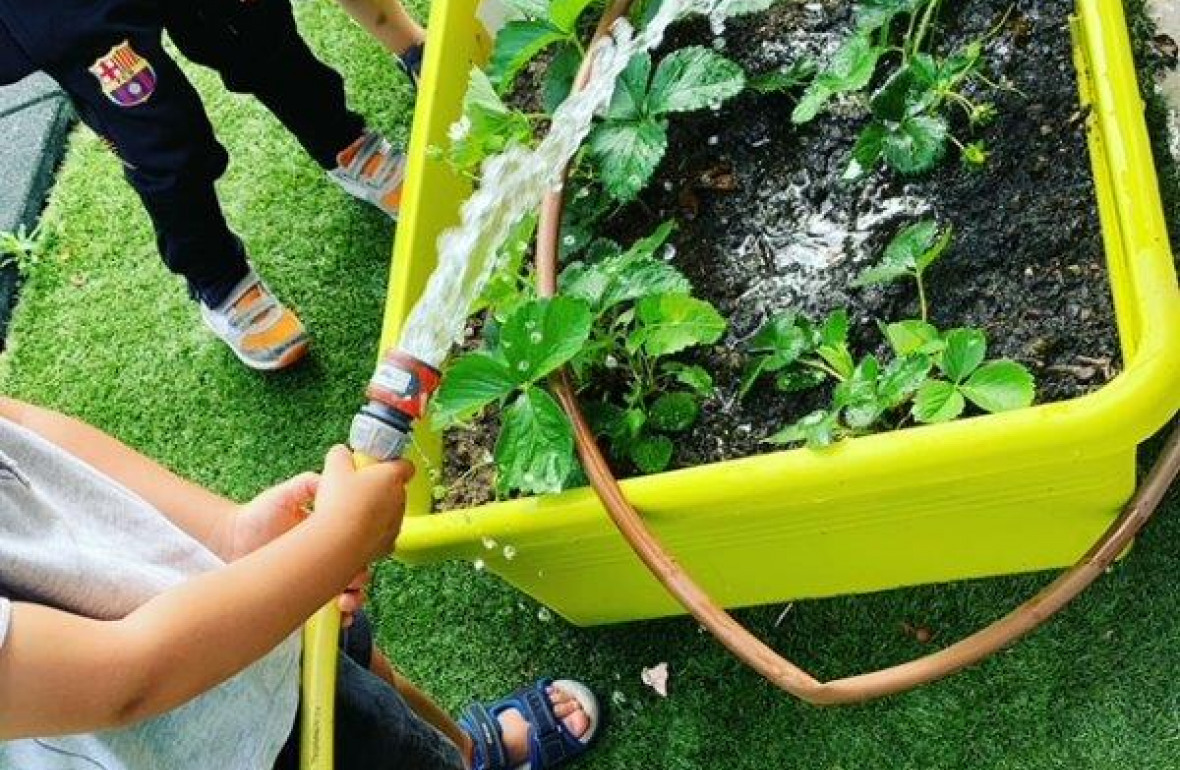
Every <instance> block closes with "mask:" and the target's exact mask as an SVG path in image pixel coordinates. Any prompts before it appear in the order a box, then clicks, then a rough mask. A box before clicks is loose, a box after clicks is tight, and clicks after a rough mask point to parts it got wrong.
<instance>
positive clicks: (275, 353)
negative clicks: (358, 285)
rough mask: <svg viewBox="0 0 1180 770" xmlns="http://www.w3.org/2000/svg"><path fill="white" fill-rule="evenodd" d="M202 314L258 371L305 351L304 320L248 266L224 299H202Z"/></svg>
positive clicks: (293, 359)
mask: <svg viewBox="0 0 1180 770" xmlns="http://www.w3.org/2000/svg"><path fill="white" fill-rule="evenodd" d="M201 317H202V318H204V319H205V324H206V325H207V326H208V327H209V328H210V329H212V330H213V333H214V334H216V335H217V336H218V337H220V338H221V339H222V340H224V341H225V344H227V345H229V347H230V350H232V351H233V352H234V355H236V356H237V357H238V358H239V359H241V361H242V363H244V364H245V365H246V366H248V367H250V368H251V369H257V370H259V371H266V372H271V371H276V370H278V369H285V368H287V367H288V366H291V365H292V364H294V363H296V362H297V361H299V359H301V358H303V356H304V355H306V354H307V348H308V345H309V344H310V340H309V339H308V337H307V332H306V331H305V330H304V328H303V323H302V322H300V320H299V319H298V318H297V317H296V316H295V314H294V313H292V312H291V311H290V310H288V309H287V308H285V307H283V305H282V303H280V302H279V301H278V299H277V298H276V297H275V296H274V294H272V293H271V291H270V289H269V288H267V286H266V284H265V283H263V282H262V279H261V278H259V277H258V274H257V273H255V272H254V269H253V268H251V269H250V272H249V274H248V275H247V276H246V277H245V278H243V279H242V280H241V281H240V282H239V283H238V285H237V286H235V287H234V290H233V291H231V292H230V294H229V297H227V298H226V300H225V302H223V303H221V304H220V305H218V306H217V307H215V308H210V307H209V306H208V305H205V304H204V303H201Z"/></svg>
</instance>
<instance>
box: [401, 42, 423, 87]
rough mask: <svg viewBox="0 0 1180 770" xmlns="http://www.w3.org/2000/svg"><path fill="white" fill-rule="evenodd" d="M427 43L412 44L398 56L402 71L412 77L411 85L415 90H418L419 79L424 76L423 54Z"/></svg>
mask: <svg viewBox="0 0 1180 770" xmlns="http://www.w3.org/2000/svg"><path fill="white" fill-rule="evenodd" d="M425 51H426V44H425V43H419V44H418V45H415V46H410V47H409V48H407V49H406V50H405V51H404V52H403V53H401V54H399V55H398V57H397V63H398V65H399V66H400V67H401V68H402V72H404V73H406V77H408V78H409V79H410V85H412V86H413V87H414V90H415V91H417V90H418V81H419V79H421V77H422V56H423V55H424V54H425Z"/></svg>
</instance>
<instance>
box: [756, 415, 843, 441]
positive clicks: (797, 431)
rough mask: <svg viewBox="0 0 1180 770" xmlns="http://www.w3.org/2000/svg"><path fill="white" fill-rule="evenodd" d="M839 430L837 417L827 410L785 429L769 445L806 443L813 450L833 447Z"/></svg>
mask: <svg viewBox="0 0 1180 770" xmlns="http://www.w3.org/2000/svg"><path fill="white" fill-rule="evenodd" d="M838 429H839V420H838V418H837V415H836V414H835V413H833V412H829V411H827V410H823V409H821V410H819V411H817V412H812V413H811V414H809V415H807V416H806V417H804V418H803V419H802V420H799V422H797V423H795V424H794V425H790V426H788V427H786V428H783V429H782V430H780V431H779V432H778V433H775V434H774V435H773V436H771V437H770V438H768V439H766V443H768V444H795V443H798V442H800V441H803V442H806V444H807V446H809V447H811V448H812V449H822V448H824V447H827V446H831V445H832V443H833V442H834V441H835V440H836V432H837V430H838Z"/></svg>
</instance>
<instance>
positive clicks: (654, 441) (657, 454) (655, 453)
mask: <svg viewBox="0 0 1180 770" xmlns="http://www.w3.org/2000/svg"><path fill="white" fill-rule="evenodd" d="M673 450H674V447H673V445H672V440H671V439H669V438H668V437H667V436H641V437H640V438H639V440H638V441H636V442H634V443H633V444H631V450H630V451H631V462H633V463H635V467H636V468H638V469H639V470H640V472H642V473H659V472H661V471H663V470H665V469H667V467H668V465H669V464H670V463H671V462H672V452H673Z"/></svg>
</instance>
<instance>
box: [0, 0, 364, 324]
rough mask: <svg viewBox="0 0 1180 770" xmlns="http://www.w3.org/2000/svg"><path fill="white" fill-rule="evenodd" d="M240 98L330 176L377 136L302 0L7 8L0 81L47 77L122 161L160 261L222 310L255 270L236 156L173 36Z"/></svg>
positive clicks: (53, 3)
mask: <svg viewBox="0 0 1180 770" xmlns="http://www.w3.org/2000/svg"><path fill="white" fill-rule="evenodd" d="M165 30H166V31H167V32H168V35H169V37H170V38H171V39H172V41H173V42H174V43H175V44H176V46H177V48H179V49H180V51H181V52H182V53H183V54H184V55H185V56H186V57H188V58H189V59H191V60H193V61H195V62H197V63H199V64H203V65H205V66H208V67H211V68H213V69H214V70H216V71H217V72H218V73H219V74H220V75H221V78H222V80H223V82H224V83H225V86H226V87H227V88H228V89H230V90H231V91H235V92H238V93H248V94H253V95H254V96H255V97H257V98H258V99H259V101H261V102H262V103H263V104H264V105H266V107H267V108H268V109H269V110H270V111H271V112H273V113H274V114H275V115H276V116H277V117H278V118H279V120H280V121H282V123H283V124H284V125H285V126H286V127H287V129H288V130H290V131H291V132H292V133H293V134H294V135H295V137H296V138H297V139H298V140H299V142H300V143H301V144H302V145H303V147H304V148H305V149H306V150H307V152H308V153H309V154H310V155H311V156H312V157H313V158H315V160H316V161H317V162H318V163H320V165H322V166H323V167H324V168H333V167H335V166H336V156H337V154H338V153H339V152H340V151H341V150H343V149H345V148H346V147H347V146H348V145H350V144H351V143H352V142H353V141H355V140H356V139H357V138H358V137H359V136H360V135H361V133H362V132H363V130H364V123H363V121H362V119H361V118H360V117H359V116H358V115H356V114H355V113H353V112H351V111H349V109H348V107H347V105H346V103H345V96H344V84H343V82H342V80H341V78H340V76H339V75H337V74H336V73H335V72H334V71H333V70H332V69H330V68H329V67H327V66H326V65H325V64H323V63H322V62H320V61H319V60H318V59H316V57H315V56H314V55H313V54H312V52H311V51H310V50H309V49H308V47H307V45H306V43H305V42H304V41H303V39H302V38H301V37H300V36H299V32H298V30H297V29H296V27H295V20H294V17H293V16H292V12H291V6H290V0H0V83H8V82H12V81H15V80H17V79H19V78H21V77H23V76H25V75H27V74H29V73H31V72H33V71H36V70H43V71H45V72H46V73H48V74H49V75H50V76H51V77H52V78H54V79H55V80H56V81H57V82H58V83H60V84H61V86H62V88H63V89H64V90H65V91H66V92H67V93H68V94H69V95H70V97H71V99H72V100H73V102H74V105H75V107H76V109H77V112H78V115H79V116H80V117H81V119H82V120H83V121H84V122H85V123H86V124H87V125H89V126H90V127H91V128H92V129H93V130H94V131H95V132H96V133H98V134H99V135H100V136H102V137H103V138H104V139H105V140H106V141H107V143H108V144H109V145H110V147H111V149H112V150H114V152H115V153H116V154H117V155H118V156H119V158H120V159H121V160H122V162H123V164H124V168H125V172H126V176H127V179H128V181H129V182H130V183H131V186H132V187H134V188H135V190H136V192H138V193H139V196H140V198H141V199H142V200H143V203H144V206H145V207H146V208H147V211H148V214H149V215H150V216H151V219H152V223H153V225H154V226H155V230H156V236H157V241H158V244H159V248H160V254H161V255H162V256H163V258H164V262H165V263H166V264H167V265H168V267H169V268H170V269H171V270H172V271H174V272H176V273H178V274H180V275H182V276H184V278H185V279H186V280H187V281H188V283H189V286H190V288H191V290H192V291H193V293H194V295H196V296H198V297H200V298H201V299H203V300H204V301H205V302H206V303H207V304H211V305H216V304H219V303H220V302H221V301H222V300H223V299H224V298H225V296H226V295H227V294H228V293H229V291H230V290H231V289H232V288H233V287H234V285H235V284H236V283H237V282H238V281H239V280H241V278H242V277H243V276H244V275H245V273H246V269H247V268H246V259H245V254H244V252H243V248H242V245H241V242H240V241H239V240H238V238H237V237H236V236H235V235H234V234H233V233H232V232H231V231H230V228H229V226H228V225H227V223H226V221H225V217H224V215H223V213H222V210H221V206H220V204H219V203H218V200H217V197H216V193H215V192H214V187H213V184H214V182H215V181H216V180H217V179H218V178H219V177H220V176H221V175H222V174H223V173H224V172H225V168H226V164H227V162H228V156H227V155H226V152H225V149H224V148H223V147H222V146H221V145H220V144H219V143H218V141H217V139H216V137H215V136H214V134H213V127H212V126H211V125H210V123H209V119H208V117H207V116H206V114H205V110H204V107H203V106H202V104H201V101H200V98H199V97H198V95H197V92H196V91H195V90H194V89H193V87H192V85H191V84H190V83H189V81H188V79H187V78H185V76H184V74H183V73H182V72H181V70H180V68H179V67H178V66H177V65H176V62H175V61H173V60H172V58H171V57H170V56H169V55H168V54H167V53H166V52H165V50H164V48H163V46H162V44H161V37H162V33H163V32H164V31H165Z"/></svg>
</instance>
